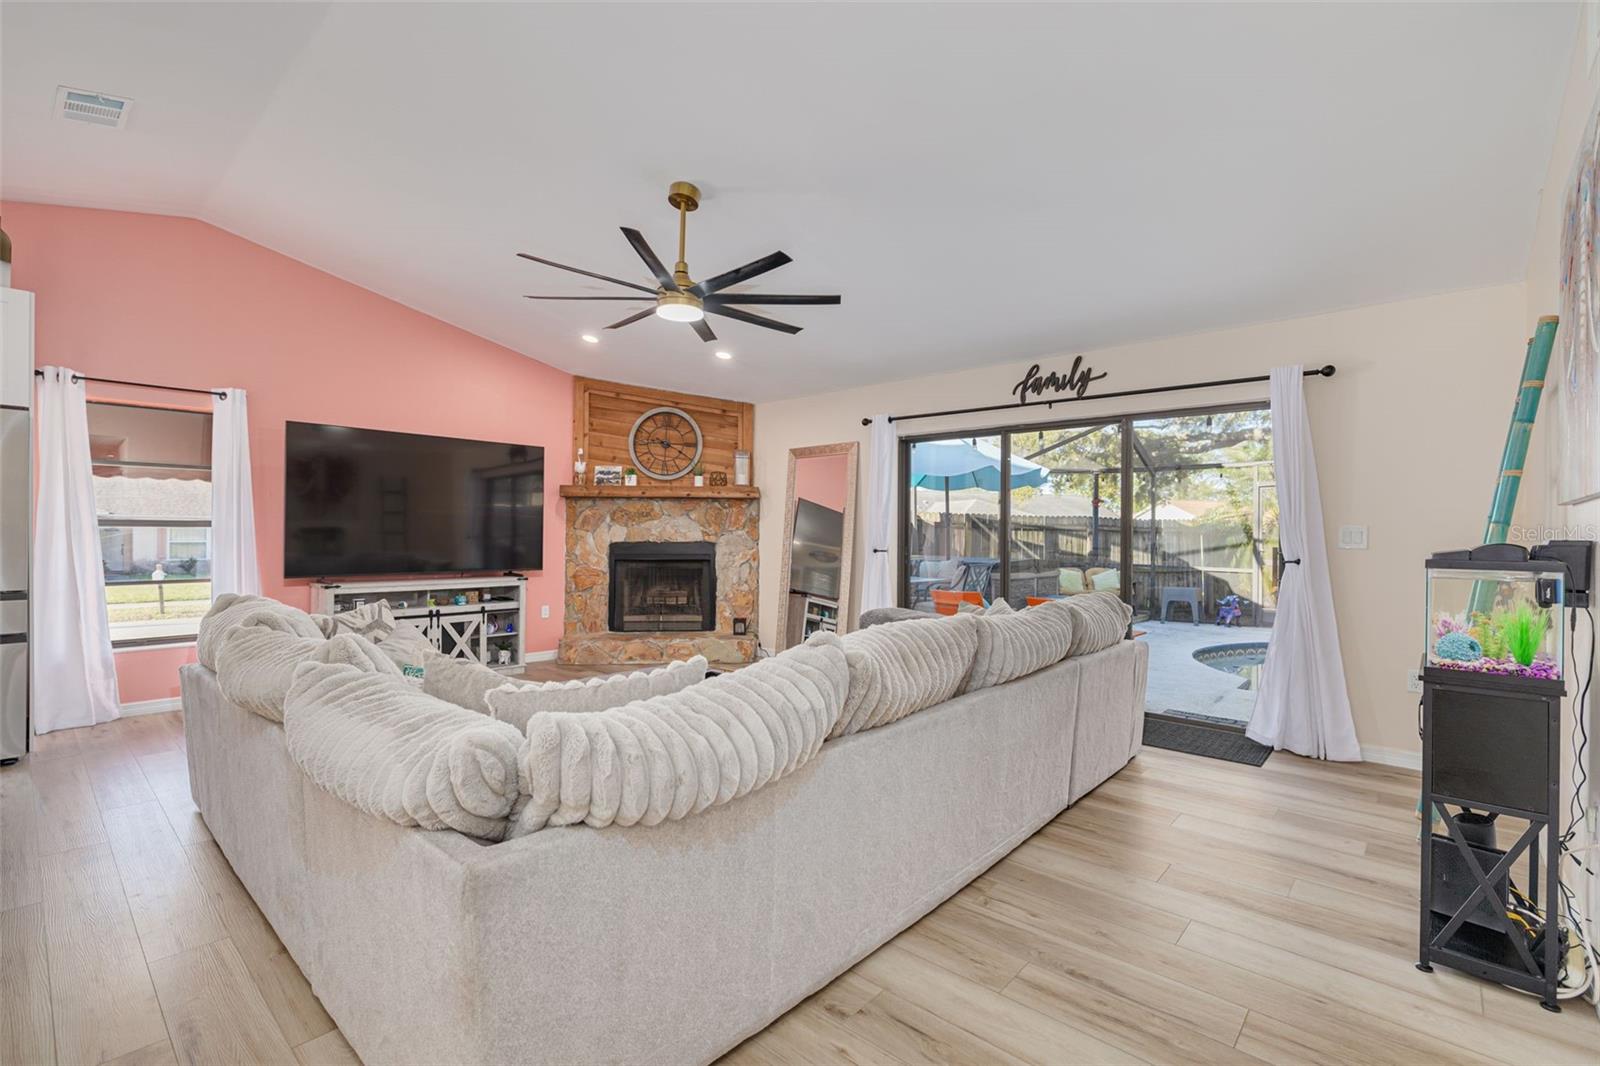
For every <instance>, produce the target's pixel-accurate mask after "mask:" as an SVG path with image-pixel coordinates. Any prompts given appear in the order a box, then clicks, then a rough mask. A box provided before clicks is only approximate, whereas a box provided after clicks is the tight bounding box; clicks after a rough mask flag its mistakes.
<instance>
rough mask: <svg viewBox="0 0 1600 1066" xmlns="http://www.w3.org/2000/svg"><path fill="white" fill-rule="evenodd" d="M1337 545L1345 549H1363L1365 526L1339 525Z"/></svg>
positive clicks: (1365, 535) (1364, 547)
mask: <svg viewBox="0 0 1600 1066" xmlns="http://www.w3.org/2000/svg"><path fill="white" fill-rule="evenodd" d="M1339 547H1341V548H1345V549H1347V550H1355V551H1365V550H1366V548H1367V527H1366V526H1340V527H1339Z"/></svg>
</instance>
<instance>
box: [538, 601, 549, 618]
mask: <svg viewBox="0 0 1600 1066" xmlns="http://www.w3.org/2000/svg"><path fill="white" fill-rule="evenodd" d="M539 617H540V618H549V617H550V605H549V604H548V603H542V604H540V605H539Z"/></svg>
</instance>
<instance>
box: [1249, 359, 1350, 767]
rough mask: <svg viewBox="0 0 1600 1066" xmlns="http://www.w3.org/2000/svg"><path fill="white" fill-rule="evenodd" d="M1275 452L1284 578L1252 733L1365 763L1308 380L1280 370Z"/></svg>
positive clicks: (1283, 745) (1278, 744)
mask: <svg viewBox="0 0 1600 1066" xmlns="http://www.w3.org/2000/svg"><path fill="white" fill-rule="evenodd" d="M1271 389H1272V453H1273V463H1272V465H1273V468H1274V470H1275V471H1276V474H1277V482H1278V528H1279V535H1280V537H1281V539H1282V547H1283V557H1284V559H1285V560H1286V561H1287V565H1285V566H1284V568H1283V580H1282V581H1281V582H1280V583H1279V586H1278V612H1277V616H1276V618H1275V619H1274V620H1273V623H1272V639H1271V641H1270V642H1269V643H1268V645H1267V661H1266V664H1265V665H1264V666H1263V667H1262V668H1261V688H1260V689H1259V690H1258V691H1257V692H1256V704H1255V711H1254V713H1252V714H1251V716H1250V727H1249V728H1248V729H1247V730H1246V734H1247V735H1248V736H1249V737H1250V739H1251V740H1254V741H1255V742H1256V743H1258V744H1266V745H1268V746H1270V747H1272V748H1274V749H1283V750H1287V751H1292V752H1294V753H1296V754H1297V755H1308V756H1310V757H1312V758H1314V759H1339V760H1342V761H1346V762H1359V761H1360V759H1361V745H1360V744H1359V743H1357V741H1356V727H1355V722H1354V721H1353V720H1352V719H1351V717H1350V696H1349V693H1348V692H1347V691H1346V689H1345V683H1344V662H1343V660H1342V659H1340V657H1339V626H1338V623H1337V622H1335V621H1334V616H1333V583H1332V581H1331V580H1330V579H1329V577H1328V545H1327V542H1326V540H1325V538H1324V537H1323V533H1322V494H1321V491H1320V490H1319V489H1318V487H1317V457H1316V455H1315V453H1314V452H1313V451H1312V448H1311V422H1310V420H1309V419H1308V418H1307V417H1306V399H1305V374H1304V372H1303V371H1302V369H1301V368H1300V367H1298V366H1284V367H1278V368H1277V369H1276V370H1274V371H1273V372H1272V385H1271Z"/></svg>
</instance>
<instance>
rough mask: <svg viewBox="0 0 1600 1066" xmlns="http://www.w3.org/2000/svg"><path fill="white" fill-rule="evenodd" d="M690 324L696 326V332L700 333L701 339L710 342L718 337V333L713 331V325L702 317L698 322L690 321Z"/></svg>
mask: <svg viewBox="0 0 1600 1066" xmlns="http://www.w3.org/2000/svg"><path fill="white" fill-rule="evenodd" d="M689 325H691V326H693V327H694V331H695V332H696V333H698V334H700V339H701V340H703V341H706V342H707V343H710V342H711V341H714V340H716V339H717V335H716V334H715V333H712V332H711V326H710V325H709V324H708V323H707V322H706V320H705V319H703V318H702V319H701V320H700V321H698V322H691V323H689Z"/></svg>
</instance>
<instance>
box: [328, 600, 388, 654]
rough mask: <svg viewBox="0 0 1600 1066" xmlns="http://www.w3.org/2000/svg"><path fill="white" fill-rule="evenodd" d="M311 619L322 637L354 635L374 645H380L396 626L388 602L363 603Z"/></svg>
mask: <svg viewBox="0 0 1600 1066" xmlns="http://www.w3.org/2000/svg"><path fill="white" fill-rule="evenodd" d="M311 617H312V619H313V620H315V621H316V623H317V626H318V627H319V628H320V629H321V630H322V633H323V636H327V637H334V636H337V635H338V634H340V633H354V634H355V635H356V636H358V637H366V638H367V639H368V640H370V641H372V642H373V643H374V644H379V643H382V642H383V641H384V640H385V639H386V638H387V637H388V636H389V634H391V633H393V632H394V628H395V625H396V624H397V623H396V621H395V617H394V612H393V611H391V610H390V609H389V601H388V600H378V601H377V602H376V603H364V604H362V605H361V606H360V607H352V608H351V609H350V610H348V611H341V612H340V613H338V614H314V615H312V616H311Z"/></svg>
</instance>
